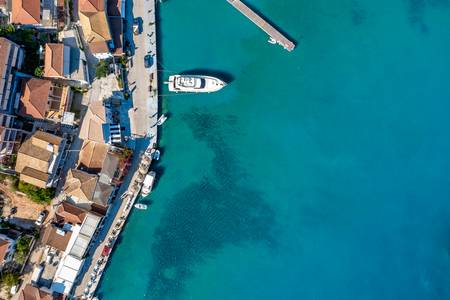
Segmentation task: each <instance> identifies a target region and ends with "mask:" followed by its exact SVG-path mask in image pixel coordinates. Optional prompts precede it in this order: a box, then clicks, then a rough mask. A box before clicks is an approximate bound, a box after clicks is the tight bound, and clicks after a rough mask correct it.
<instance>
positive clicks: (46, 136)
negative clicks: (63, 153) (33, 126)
mask: <svg viewBox="0 0 450 300" xmlns="http://www.w3.org/2000/svg"><path fill="white" fill-rule="evenodd" d="M33 138H35V139H40V140H42V141H45V142H47V143H50V144H53V145H59V144H61V142H62V140H63V138H62V137H60V136H56V135H54V134H51V133H48V132H44V131H36V132H35V133H34V134H33Z"/></svg>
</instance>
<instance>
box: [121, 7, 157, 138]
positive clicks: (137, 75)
mask: <svg viewBox="0 0 450 300" xmlns="http://www.w3.org/2000/svg"><path fill="white" fill-rule="evenodd" d="M131 5H133V7H132V12H133V13H132V14H131V13H127V23H128V24H133V18H135V19H137V20H139V22H140V23H141V25H142V32H141V33H140V34H138V35H134V34H133V32H132V30H129V31H127V32H126V33H125V36H126V38H128V40H130V42H131V43H130V44H131V48H132V52H134V53H133V56H132V57H131V58H130V60H129V62H128V70H129V73H128V77H127V83H128V87H129V90H130V92H131V95H132V101H133V108H132V109H130V110H129V112H128V114H129V117H130V125H131V134H132V136H134V137H136V138H139V137H145V136H155V137H156V127H155V126H154V125H155V123H156V121H157V119H158V116H157V114H155V112H157V111H158V110H157V105H158V79H157V60H156V13H155V10H156V3H155V0H139V1H127V8H129V9H130V10H131ZM146 57H147V58H150V59H149V61H151V62H152V64H151V66H150V67H146V66H145V64H144V61H145V59H146Z"/></svg>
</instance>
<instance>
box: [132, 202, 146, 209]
mask: <svg viewBox="0 0 450 300" xmlns="http://www.w3.org/2000/svg"><path fill="white" fill-rule="evenodd" d="M134 207H135V208H137V209H141V210H146V209H147V205H145V204H142V203H136V204H135V205H134Z"/></svg>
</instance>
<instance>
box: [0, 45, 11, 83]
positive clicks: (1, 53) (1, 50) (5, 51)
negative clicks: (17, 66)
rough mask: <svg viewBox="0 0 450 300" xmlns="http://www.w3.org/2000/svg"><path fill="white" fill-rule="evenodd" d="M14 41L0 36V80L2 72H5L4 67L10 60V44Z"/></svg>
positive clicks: (2, 78)
mask: <svg viewBox="0 0 450 300" xmlns="http://www.w3.org/2000/svg"><path fill="white" fill-rule="evenodd" d="M13 44H14V43H13V42H11V41H10V40H8V39H5V38H4V37H0V76H1V79H0V80H4V77H3V76H4V75H3V73H4V72H5V68H6V67H7V65H8V64H9V63H11V62H9V53H10V49H11V45H13Z"/></svg>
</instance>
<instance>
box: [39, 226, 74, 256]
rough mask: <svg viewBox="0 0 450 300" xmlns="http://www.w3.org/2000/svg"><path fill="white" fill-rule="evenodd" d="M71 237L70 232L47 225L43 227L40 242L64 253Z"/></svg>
mask: <svg viewBox="0 0 450 300" xmlns="http://www.w3.org/2000/svg"><path fill="white" fill-rule="evenodd" d="M71 236H72V232H71V231H69V230H63V229H62V228H58V227H56V226H55V225H53V224H49V225H47V227H45V230H44V234H43V236H42V242H43V243H44V244H46V245H48V246H50V247H53V248H55V249H58V250H60V251H65V250H66V248H67V245H68V243H69V240H70V237H71Z"/></svg>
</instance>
